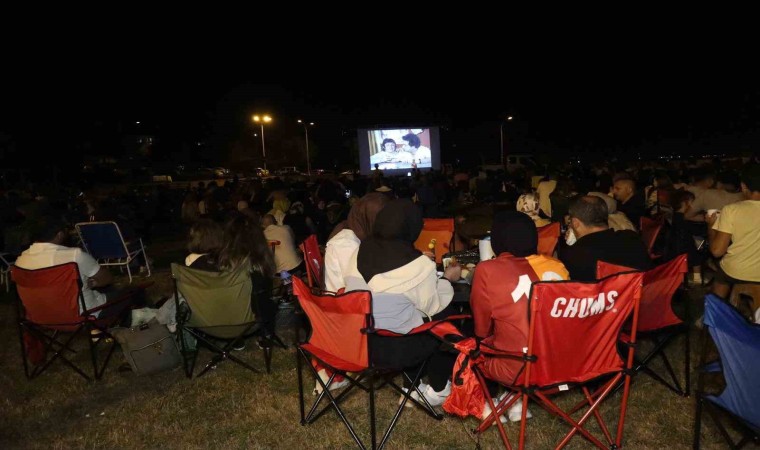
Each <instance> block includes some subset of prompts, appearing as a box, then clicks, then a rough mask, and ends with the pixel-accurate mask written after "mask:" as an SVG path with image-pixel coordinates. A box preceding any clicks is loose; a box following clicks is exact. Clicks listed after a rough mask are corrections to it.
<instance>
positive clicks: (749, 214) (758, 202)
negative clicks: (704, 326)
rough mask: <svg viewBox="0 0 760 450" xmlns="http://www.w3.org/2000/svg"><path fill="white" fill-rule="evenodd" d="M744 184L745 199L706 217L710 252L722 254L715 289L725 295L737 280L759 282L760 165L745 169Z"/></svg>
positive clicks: (743, 174)
mask: <svg viewBox="0 0 760 450" xmlns="http://www.w3.org/2000/svg"><path fill="white" fill-rule="evenodd" d="M741 187H742V193H743V195H744V197H745V198H746V200H744V201H740V202H736V203H732V204H730V205H727V206H726V207H725V208H723V210H721V212H720V215H718V214H717V213H713V214H712V215H710V216H707V217H706V221H707V225H708V227H709V228H708V233H709V237H710V239H709V240H710V252H711V253H712V254H713V256H715V257H716V258H721V260H720V264H719V265H718V267H717V269H718V270H717V273H716V276H715V281H714V282H713V292H714V293H715V294H716V295H718V296H720V297H723V298H727V297H728V294H729V292H730V290H731V286H732V285H734V284H737V283H753V284H754V283H760V226H759V225H758V223H760V165H757V164H753V165H750V166H747V167H746V168H745V169H744V171H743V172H742V177H741ZM755 300H757V299H755Z"/></svg>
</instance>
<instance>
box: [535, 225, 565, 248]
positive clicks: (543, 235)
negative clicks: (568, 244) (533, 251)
mask: <svg viewBox="0 0 760 450" xmlns="http://www.w3.org/2000/svg"><path fill="white" fill-rule="evenodd" d="M559 231H560V229H559V222H553V223H550V224H549V225H545V226H543V227H540V228H539V229H538V254H539V255H544V256H554V249H555V248H556V247H557V242H559Z"/></svg>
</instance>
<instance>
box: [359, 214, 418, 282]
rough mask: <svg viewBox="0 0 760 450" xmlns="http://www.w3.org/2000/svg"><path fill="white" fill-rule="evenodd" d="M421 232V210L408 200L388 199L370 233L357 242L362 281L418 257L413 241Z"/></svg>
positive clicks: (367, 280)
mask: <svg viewBox="0 0 760 450" xmlns="http://www.w3.org/2000/svg"><path fill="white" fill-rule="evenodd" d="M421 231H422V212H421V211H420V210H419V208H418V207H417V206H416V205H415V204H414V203H412V202H411V201H410V200H408V199H398V200H392V201H390V202H389V203H388V204H387V205H385V207H384V208H383V209H382V210H381V211H380V212H379V213H378V214H377V218H376V219H375V224H374V227H373V230H372V236H371V237H370V238H368V239H366V240H363V241H362V243H361V244H360V245H359V254H358V259H357V266H358V269H359V273H361V275H362V277H363V278H364V280H365V281H366V282H367V283H369V281H370V280H371V279H372V277H374V276H375V275H377V274H381V273H385V272H390V271H391V270H394V269H398V268H399V267H402V266H405V265H406V264H409V263H410V262H412V261H414V260H415V259H417V258H419V257H420V255H421V253H420V252H419V250H417V249H415V248H414V241H416V240H417V237H418V236H419V235H420V232H421Z"/></svg>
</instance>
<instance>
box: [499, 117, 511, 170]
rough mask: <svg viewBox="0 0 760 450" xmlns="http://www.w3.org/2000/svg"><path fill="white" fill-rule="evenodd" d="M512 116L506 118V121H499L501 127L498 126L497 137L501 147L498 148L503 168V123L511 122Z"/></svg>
mask: <svg viewBox="0 0 760 450" xmlns="http://www.w3.org/2000/svg"><path fill="white" fill-rule="evenodd" d="M511 121H512V116H507V119H506V120H502V121H501V125H499V137H500V138H501V147H500V150H501V151H500V153H501V165H502V166H504V122H511Z"/></svg>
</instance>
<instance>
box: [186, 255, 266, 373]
mask: <svg viewBox="0 0 760 450" xmlns="http://www.w3.org/2000/svg"><path fill="white" fill-rule="evenodd" d="M171 268H172V278H173V279H174V301H175V302H176V305H177V332H178V333H179V337H180V348H181V350H182V358H183V360H184V368H185V374H186V375H187V377H188V378H192V377H193V372H194V370H195V362H196V358H197V356H198V347H205V348H207V349H208V350H210V351H212V352H213V353H215V355H214V357H213V358H212V359H211V360H210V361H209V362H208V363H207V364H206V366H205V367H204V369H203V370H202V371H201V372H200V373H199V374H198V375H197V376H198V377H200V376H203V375H204V374H205V373H206V372H208V371H209V370H210V369H213V368H216V366H217V364H219V363H220V362H221V361H223V360H225V359H229V360H230V361H233V362H235V363H237V364H240V365H241V366H243V367H245V368H246V369H248V370H251V371H253V372H256V373H261V371H260V370H259V369H257V368H255V367H254V366H252V365H250V364H248V363H247V362H245V361H243V360H242V359H240V358H239V357H238V356H236V354H235V353H232V349H233V348H234V347H235V345H236V344H238V343H242V342H243V341H244V340H245V339H246V338H248V337H251V336H254V335H257V334H260V332H261V331H262V327H261V324H260V323H259V322H257V321H256V317H255V316H254V314H253V310H252V309H251V291H252V289H253V284H252V282H251V276H250V273H249V268H248V267H241V268H240V269H238V270H236V271H233V272H209V271H205V270H197V269H192V268H189V267H185V266H183V265H179V264H172V265H171ZM182 299H184V301H185V303H182ZM190 336H192V337H194V338H195V339H196V342H197V345H196V347H195V348H190V343H189V342H188V340H189V337H190ZM263 352H264V362H265V364H266V371H267V373H269V372H270V366H271V362H272V349H271V347H265V348H263Z"/></svg>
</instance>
